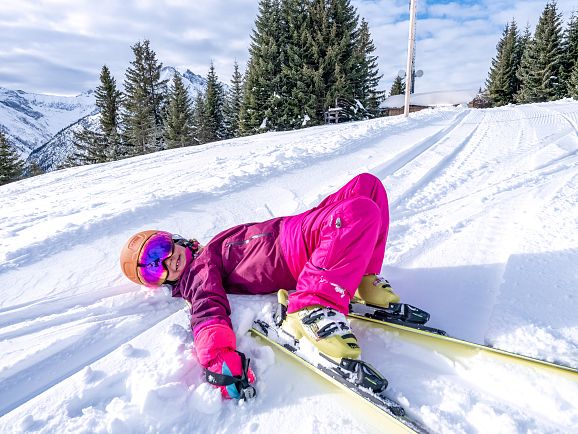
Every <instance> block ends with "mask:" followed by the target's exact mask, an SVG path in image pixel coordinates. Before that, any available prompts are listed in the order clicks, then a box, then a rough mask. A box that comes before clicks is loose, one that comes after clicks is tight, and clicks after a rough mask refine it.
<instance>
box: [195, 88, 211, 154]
mask: <svg viewBox="0 0 578 434" xmlns="http://www.w3.org/2000/svg"><path fill="white" fill-rule="evenodd" d="M205 128H206V124H205V95H204V93H203V92H199V91H197V94H196V95H195V99H194V101H193V131H194V132H195V143H198V144H203V143H205V141H203V137H206V136H207V135H208V134H207V133H206V131H205Z"/></svg>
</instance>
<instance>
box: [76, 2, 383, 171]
mask: <svg viewBox="0 0 578 434" xmlns="http://www.w3.org/2000/svg"><path fill="white" fill-rule="evenodd" d="M251 41H252V42H251V45H250V48H249V55H250V56H249V61H248V64H247V69H246V71H245V74H241V72H240V71H239V65H238V64H237V63H236V62H235V65H234V72H233V76H232V78H231V85H230V87H229V88H228V89H225V88H224V86H223V84H221V82H220V81H219V78H218V76H217V74H216V73H215V69H214V66H213V65H212V64H211V66H210V68H209V71H208V74H207V84H206V87H205V89H204V90H203V91H202V92H199V93H198V94H197V95H196V97H194V98H193V100H191V97H190V96H189V94H188V91H187V89H186V86H185V85H184V83H183V80H182V78H181V76H180V75H179V74H178V73H177V74H175V76H174V77H173V78H172V80H167V79H161V69H162V63H161V62H159V61H158V60H157V58H156V54H155V52H154V51H153V50H152V49H151V46H150V41H148V40H145V41H144V42H137V43H136V44H135V45H133V46H132V47H131V48H132V51H133V54H134V60H132V61H131V63H130V67H129V68H128V69H127V71H126V74H125V79H124V83H123V87H124V90H123V91H122V92H121V91H119V90H118V88H117V85H116V82H115V79H114V77H112V76H111V74H110V71H109V69H108V68H107V66H106V65H105V66H103V67H102V70H101V73H100V85H99V86H98V87H97V89H96V105H97V108H98V110H99V111H100V117H99V119H100V122H99V128H97V129H96V131H95V130H94V129H92V128H91V129H84V130H83V131H80V132H77V133H75V135H74V141H75V145H76V152H75V153H74V154H73V155H71V156H70V158H69V159H68V160H67V162H66V163H65V164H66V165H67V166H70V165H77V164H90V163H99V162H105V161H111V160H115V159H118V158H125V157H130V156H134V155H141V154H145V153H149V152H155V151H159V150H163V149H171V148H176V147H181V146H190V145H198V144H202V143H207V142H213V141H217V140H223V139H229V138H234V137H239V136H242V135H249V134H255V133H259V132H265V131H281V130H289V129H295V128H302V127H304V126H310V125H319V124H321V123H324V114H325V112H326V111H327V109H328V108H329V107H335V106H339V107H341V108H342V117H343V118H345V119H344V120H353V119H367V118H370V117H374V116H376V115H377V113H378V107H379V102H380V100H381V98H382V96H383V92H380V91H379V90H378V89H377V86H378V83H379V80H380V79H381V76H380V75H379V72H378V67H377V57H376V56H374V55H373V53H374V51H375V46H374V45H373V41H372V39H371V35H370V32H369V26H368V24H367V22H366V21H365V20H364V19H361V21H360V20H359V17H358V15H357V11H356V9H355V8H354V7H353V6H351V4H350V1H349V0H309V1H303V0H261V1H260V3H259V13H258V16H257V18H256V21H255V27H254V30H253V33H252V36H251Z"/></svg>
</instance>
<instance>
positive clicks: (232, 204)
mask: <svg viewBox="0 0 578 434" xmlns="http://www.w3.org/2000/svg"><path fill="white" fill-rule="evenodd" d="M577 151H578V102H575V101H571V100H563V101H559V102H552V103H543V104H534V105H523V106H507V107H501V108H495V109H484V110H476V109H468V108H465V107H463V106H461V107H445V108H438V109H435V110H424V111H421V112H418V113H414V114H412V115H410V117H409V118H404V117H402V116H400V117H391V118H380V119H375V120H371V121H364V122H356V123H348V124H339V125H330V126H321V127H313V128H307V129H303V130H298V131H292V132H280V133H266V134H261V135H257V136H252V137H243V138H239V139H234V140H228V141H222V142H218V143H212V144H207V145H203V146H198V147H190V148H183V149H177V150H170V151H164V152H160V153H156V154H149V155H145V156H141V157H136V158H132V159H128V160H123V161H117V162H113V163H107V164H101V165H94V166H84V167H76V168H70V169H66V170H60V171H56V172H51V173H48V174H45V175H42V176H38V177H35V178H30V179H25V180H23V181H19V182H16V183H12V184H8V185H5V186H3V187H0V200H1V202H2V209H1V211H0V288H2V290H1V291H0V351H1V354H2V358H1V359H0V432H3V433H22V432H34V433H54V434H57V433H58V434H60V433H123V434H124V433H143V432H147V433H167V432H170V433H212V432H215V433H216V432H219V433H238V432H243V433H263V434H265V433H270V432H272V431H273V430H274V431H275V432H278V433H289V432H296V431H295V430H296V429H298V431H299V432H313V433H327V434H341V433H351V432H359V433H373V432H378V431H379V427H376V426H375V425H373V422H372V420H370V419H369V418H368V417H366V414H365V413H363V412H362V411H361V410H360V409H359V408H358V407H357V406H356V405H355V404H354V403H352V401H351V400H348V399H347V398H346V396H344V394H343V393H340V392H338V389H336V388H335V387H334V386H333V385H331V384H329V383H326V382H325V381H323V380H321V379H319V378H317V377H316V376H315V375H314V374H313V373H312V372H309V371H307V370H305V369H304V368H302V367H300V366H299V365H297V364H295V363H294V362H293V361H291V360H290V359H288V358H287V357H286V356H284V355H282V354H279V353H278V352H277V351H276V350H274V349H272V348H271V347H269V346H267V345H265V344H263V342H261V341H259V340H258V339H256V338H253V337H251V336H250V335H249V334H248V333H247V331H248V329H249V328H250V327H251V324H252V321H253V319H254V318H255V317H257V316H258V315H266V314H268V313H270V311H271V306H272V303H274V300H275V296H274V295H271V296H231V297H230V301H231V305H232V308H233V313H232V320H233V324H234V328H235V331H236V334H237V338H238V345H239V349H240V350H241V351H243V352H245V353H246V354H247V355H248V356H249V357H250V358H251V366H252V367H253V369H254V370H255V373H256V375H257V383H256V387H257V393H258V396H257V398H256V399H255V400H253V401H251V402H237V401H222V400H221V398H220V396H219V392H218V391H217V390H215V389H213V388H212V387H211V386H209V385H207V384H206V383H204V382H203V373H202V369H201V367H200V366H199V364H198V362H197V359H196V356H195V353H194V343H193V341H192V337H191V333H190V329H189V324H188V312H187V309H186V307H185V306H184V303H183V302H182V300H179V299H172V298H170V297H167V296H166V295H165V294H164V293H162V291H151V290H147V289H145V288H143V287H139V286H137V285H135V284H132V283H130V282H129V281H128V280H126V278H124V277H123V275H122V274H121V271H120V268H119V265H118V255H119V251H120V249H121V247H122V245H123V244H124V242H125V241H126V239H127V238H128V237H129V236H130V235H131V234H133V233H134V232H136V231H139V230H143V229H149V228H153V229H154V228H158V229H165V230H168V231H171V232H174V233H180V234H183V235H187V236H191V237H193V236H194V237H196V238H198V239H199V240H201V241H202V242H206V241H208V240H209V239H210V238H211V237H212V236H213V235H215V234H216V233H217V232H219V231H221V230H222V229H225V228H227V227H229V226H232V225H235V224H239V223H243V222H250V221H259V220H265V219H268V218H271V217H274V216H281V215H287V214H293V213H298V212H300V211H303V210H305V209H307V208H309V207H311V206H313V205H315V204H316V203H318V202H319V201H320V200H321V199H322V198H323V197H324V196H325V195H327V194H329V193H331V192H332V191H334V190H336V189H337V188H339V187H340V186H341V185H342V184H344V183H345V182H347V181H348V180H349V179H350V178H351V177H353V176H354V175H356V174H358V173H361V172H369V173H372V174H374V175H376V176H377V177H379V178H380V179H381V180H382V181H383V183H384V185H385V186H386V188H387V191H388V194H389V199H390V205H391V226H390V235H389V241H388V246H387V250H386V256H385V260H384V264H383V269H382V274H383V275H384V276H385V277H386V278H388V279H389V280H390V282H391V283H392V285H393V287H394V288H395V289H396V290H397V292H398V293H399V294H400V295H401V297H402V300H403V301H405V302H407V303H411V304H414V305H416V306H420V307H422V308H423V309H425V310H427V311H429V312H430V313H431V317H432V318H431V321H430V324H431V325H432V326H434V327H439V328H443V329H445V330H447V331H448V332H449V333H450V334H451V335H453V336H455V337H458V338H463V339H468V340H472V341H475V342H478V343H484V344H490V345H493V346H496V347H499V348H502V349H506V350H509V351H513V352H517V353H521V354H526V355H529V356H532V357H537V358H542V359H545V360H549V361H553V362H556V363H560V364H564V365H567V366H572V367H574V368H577V367H578V322H577V320H576V312H578V295H577V293H576V289H577V288H578V271H577V270H578V267H577V266H576V264H577V258H578V194H577V192H578V152H577ZM352 328H353V330H354V331H355V333H356V334H357V336H358V338H359V340H360V344H361V347H362V350H363V354H362V357H363V358H364V359H365V360H367V361H368V362H370V363H371V364H373V366H375V367H376V368H377V369H379V370H380V371H381V372H382V373H383V374H384V375H385V376H386V377H387V378H388V380H389V383H390V386H389V388H388V391H389V396H391V397H392V398H394V399H396V400H398V401H399V402H401V403H402V404H403V405H404V406H405V407H406V409H407V411H408V413H409V414H410V415H411V416H412V417H414V418H416V419H417V420H419V421H420V422H421V423H423V424H424V425H425V426H427V427H428V428H429V429H430V430H431V431H432V432H440V433H455V432H457V433H461V432H465V433H475V432H484V433H512V432H540V433H554V432H560V433H567V432H571V431H575V430H576V427H577V426H578V404H577V403H578V380H572V379H571V378H568V377H559V376H556V375H555V374H553V373H551V372H541V371H538V370H536V369H533V368H530V367H524V366H521V365H520V366H518V365H511V364H505V363H504V362H502V361H499V360H497V359H492V358H488V357H485V356H483V355H478V356H474V357H468V358H462V359H460V358H457V359H450V358H448V357H446V356H445V355H443V354H441V353H438V352H435V351H432V350H430V349H427V348H424V347H421V346H419V345H417V344H413V343H410V342H407V341H404V340H402V339H401V338H400V337H399V335H397V334H396V333H394V332H388V331H386V330H385V329H383V328H380V327H379V326H376V325H372V324H370V323H366V322H363V321H359V320H354V321H352ZM297 427H298V428H297Z"/></svg>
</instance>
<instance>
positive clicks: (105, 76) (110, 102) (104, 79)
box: [95, 65, 122, 161]
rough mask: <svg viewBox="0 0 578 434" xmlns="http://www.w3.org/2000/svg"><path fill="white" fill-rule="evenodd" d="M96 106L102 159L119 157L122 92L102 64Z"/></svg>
mask: <svg viewBox="0 0 578 434" xmlns="http://www.w3.org/2000/svg"><path fill="white" fill-rule="evenodd" d="M95 97H96V107H97V108H98V109H99V110H100V130H101V133H102V135H103V139H104V146H105V148H104V149H103V154H104V155H103V157H104V158H103V161H112V160H116V159H118V158H119V156H120V155H121V153H122V150H121V146H122V144H121V136H120V106H121V97H122V93H121V92H120V91H119V90H118V89H117V87H116V80H115V79H114V77H113V76H112V75H111V74H110V70H109V69H108V67H107V66H106V65H104V66H103V67H102V69H101V71H100V85H99V86H98V87H97V88H96V91H95Z"/></svg>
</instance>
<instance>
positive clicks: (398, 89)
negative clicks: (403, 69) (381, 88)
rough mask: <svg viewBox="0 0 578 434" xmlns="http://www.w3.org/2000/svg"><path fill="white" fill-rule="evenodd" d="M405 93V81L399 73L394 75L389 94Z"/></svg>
mask: <svg viewBox="0 0 578 434" xmlns="http://www.w3.org/2000/svg"><path fill="white" fill-rule="evenodd" d="M404 93H405V81H404V80H403V78H401V77H400V76H399V75H398V76H397V77H395V80H394V81H393V84H392V85H391V89H390V91H389V96H394V95H403V94H404Z"/></svg>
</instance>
